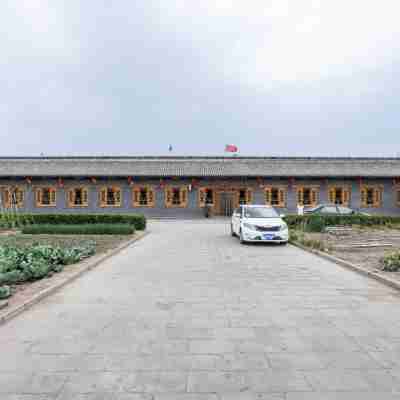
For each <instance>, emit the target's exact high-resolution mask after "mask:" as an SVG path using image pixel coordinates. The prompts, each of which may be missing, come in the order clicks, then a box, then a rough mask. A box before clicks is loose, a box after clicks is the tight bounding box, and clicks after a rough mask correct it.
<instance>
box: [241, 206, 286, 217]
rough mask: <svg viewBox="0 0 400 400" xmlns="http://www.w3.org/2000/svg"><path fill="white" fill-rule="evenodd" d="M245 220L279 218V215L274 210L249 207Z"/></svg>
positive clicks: (246, 209)
mask: <svg viewBox="0 0 400 400" xmlns="http://www.w3.org/2000/svg"><path fill="white" fill-rule="evenodd" d="M244 217H245V218H278V217H279V214H278V213H277V212H276V211H275V210H274V209H273V208H267V207H249V208H247V207H246V208H245V209H244Z"/></svg>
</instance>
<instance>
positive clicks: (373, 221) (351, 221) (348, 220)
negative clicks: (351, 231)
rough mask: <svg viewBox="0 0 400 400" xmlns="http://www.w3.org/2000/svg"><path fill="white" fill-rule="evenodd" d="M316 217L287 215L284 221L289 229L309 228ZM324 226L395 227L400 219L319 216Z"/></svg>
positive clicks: (388, 217) (374, 216)
mask: <svg viewBox="0 0 400 400" xmlns="http://www.w3.org/2000/svg"><path fill="white" fill-rule="evenodd" d="M315 217H317V216H316V215H287V216H285V218H284V220H285V221H286V223H287V224H288V226H289V228H297V227H302V226H307V225H308V224H309V222H310V220H311V219H313V218H315ZM318 217H319V218H321V220H322V221H323V224H324V226H334V225H360V226H393V225H399V224H400V217H397V216H387V215H371V216H367V215H326V216H325V215H324V216H322V215H321V216H318Z"/></svg>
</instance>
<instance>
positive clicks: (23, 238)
mask: <svg viewBox="0 0 400 400" xmlns="http://www.w3.org/2000/svg"><path fill="white" fill-rule="evenodd" d="M131 237H132V236H129V235H22V234H13V233H11V232H10V234H9V235H0V246H4V245H6V244H9V245H13V246H14V245H15V246H29V245H31V244H33V243H40V244H50V245H56V246H61V247H73V246H81V245H83V244H84V243H85V242H95V243H96V254H99V253H104V252H105V251H107V250H110V249H112V248H114V247H116V246H118V245H119V244H120V243H122V242H124V241H125V240H127V239H130V238H131Z"/></svg>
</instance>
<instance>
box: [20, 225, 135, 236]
mask: <svg viewBox="0 0 400 400" xmlns="http://www.w3.org/2000/svg"><path fill="white" fill-rule="evenodd" d="M22 233H23V234H29V235H42V234H47V235H60V234H61V235H133V234H134V233H135V227H134V226H133V225H129V224H85V225H52V224H39V225H30V226H25V227H23V228H22Z"/></svg>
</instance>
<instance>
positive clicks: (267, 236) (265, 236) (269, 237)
mask: <svg viewBox="0 0 400 400" xmlns="http://www.w3.org/2000/svg"><path fill="white" fill-rule="evenodd" d="M263 237H264V239H265V240H272V239H273V238H274V237H275V236H274V235H264V236H263Z"/></svg>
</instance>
